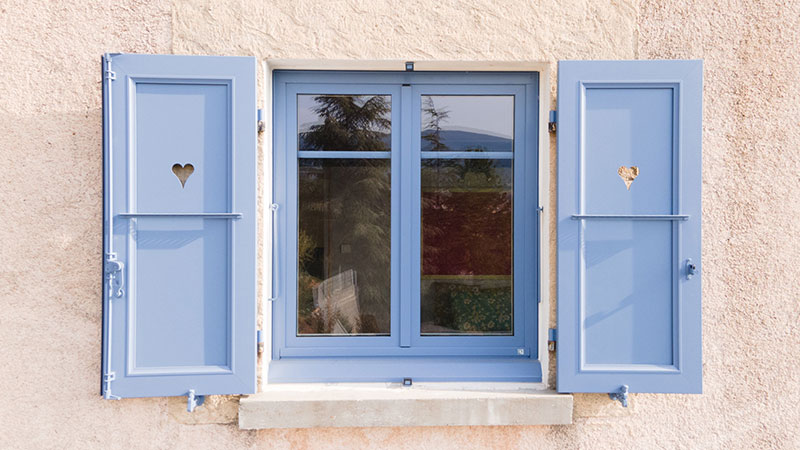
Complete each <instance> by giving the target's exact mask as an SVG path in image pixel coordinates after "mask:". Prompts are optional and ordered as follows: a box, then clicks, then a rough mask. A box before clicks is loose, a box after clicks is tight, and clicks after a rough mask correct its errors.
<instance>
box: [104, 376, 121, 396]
mask: <svg viewBox="0 0 800 450" xmlns="http://www.w3.org/2000/svg"><path fill="white" fill-rule="evenodd" d="M116 379H117V374H116V373H114V372H106V373H104V374H103V398H104V399H106V400H120V399H121V398H122V397H119V396H116V395H113V394H112V393H111V382H112V381H114V380H116Z"/></svg>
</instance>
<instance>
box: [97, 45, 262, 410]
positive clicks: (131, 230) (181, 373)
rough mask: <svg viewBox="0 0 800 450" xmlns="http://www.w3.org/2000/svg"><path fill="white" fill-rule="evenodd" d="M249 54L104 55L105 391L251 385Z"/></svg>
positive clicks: (173, 391) (252, 128) (122, 393)
mask: <svg viewBox="0 0 800 450" xmlns="http://www.w3.org/2000/svg"><path fill="white" fill-rule="evenodd" d="M255 73H256V69H255V59H254V58H244V57H206V56H172V55H169V56H167V55H118V54H114V55H106V57H104V59H103V74H104V147H105V161H104V164H105V167H104V169H105V179H104V180H105V183H104V185H105V186H104V187H105V190H104V193H105V200H104V201H105V204H104V210H105V213H104V220H105V242H104V246H105V259H106V261H105V270H104V285H103V295H104V330H103V337H104V342H103V344H104V345H103V383H102V385H103V386H102V390H103V394H104V396H105V397H106V398H117V397H150V396H172V395H176V396H177V395H190V394H191V395H190V397H194V395H205V394H241V393H252V392H255V384H256V382H255V380H256V373H255V372H256V297H255V284H256V283H255V266H256V264H255V258H256V248H255V247H256V217H255V213H256V200H255V196H256V185H255V180H256V174H255V172H256V103H255V102H256V92H255V86H256V83H255Z"/></svg>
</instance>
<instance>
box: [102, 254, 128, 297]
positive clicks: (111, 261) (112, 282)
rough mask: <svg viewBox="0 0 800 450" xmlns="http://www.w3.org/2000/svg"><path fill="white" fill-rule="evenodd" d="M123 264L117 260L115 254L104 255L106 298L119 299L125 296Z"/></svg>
mask: <svg viewBox="0 0 800 450" xmlns="http://www.w3.org/2000/svg"><path fill="white" fill-rule="evenodd" d="M124 269H125V264H123V262H122V261H120V260H118V259H117V254H116V253H106V267H105V275H106V284H107V285H108V298H120V297H122V296H123V295H124V294H125V290H124V289H123V288H124V287H125V277H124V274H123V270H124Z"/></svg>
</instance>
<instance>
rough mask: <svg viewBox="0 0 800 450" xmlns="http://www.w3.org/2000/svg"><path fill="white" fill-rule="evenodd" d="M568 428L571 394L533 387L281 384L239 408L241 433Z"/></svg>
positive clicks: (244, 400)
mask: <svg viewBox="0 0 800 450" xmlns="http://www.w3.org/2000/svg"><path fill="white" fill-rule="evenodd" d="M451 386H452V385H451ZM490 386H492V387H495V388H497V386H498V384H492V385H490ZM515 387H516V386H515ZM570 423H572V395H568V394H557V393H555V392H553V391H545V390H535V389H531V388H520V389H514V388H513V387H506V390H492V389H487V388H480V387H477V388H472V387H470V386H468V385H466V386H461V387H460V388H459V387H449V386H444V387H443V386H436V384H424V385H423V384H420V385H415V386H411V387H402V386H400V385H399V384H398V383H386V384H369V385H364V384H360V385H352V384H351V385H347V384H341V385H330V384H326V385H322V384H282V385H268V386H265V387H264V390H263V392H260V393H258V394H254V395H250V396H247V397H243V398H242V399H241V401H240V403H239V428H241V429H246V430H255V429H264V428H313V427H413V426H480V425H567V424H570Z"/></svg>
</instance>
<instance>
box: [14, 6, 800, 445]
mask: <svg viewBox="0 0 800 450" xmlns="http://www.w3.org/2000/svg"><path fill="white" fill-rule="evenodd" d="M87 3H91V4H87ZM798 42H800V3H799V2H793V1H779V0H775V1H766V0H765V1H761V2H746V1H743V0H739V1H736V0H730V1H724V0H719V1H712V0H697V1H694V2H679V1H661V2H647V1H636V0H612V1H608V2H603V1H589V0H561V1H558V0H542V1H531V0H514V1H508V0H494V1H491V0H467V1H462V2H457V1H451V0H437V1H432V0H419V1H403V2H401V1H384V0H363V1H358V0H354V1H348V2H344V1H335V2H334V1H322V0H314V1H306V0H286V1H275V0H239V1H230V2H225V4H222V2H214V1H210V0H208V1H201V0H175V1H173V2H171V3H170V2H169V1H163V2H156V1H153V2H148V1H141V0H139V1H124V0H119V1H113V2H111V1H109V2H107V3H106V2H102V3H101V2H87V1H85V0H63V1H55V0H53V1H51V2H46V1H41V0H39V1H30V0H0V393H2V396H3V403H2V406H0V448H17V447H23V448H52V447H65V446H70V447H77V448H93V447H110V448H115V447H126V448H127V447H132V448H197V447H213V448H234V447H279V448H286V447H290V446H292V447H299V448H302V447H315V448H320V447H348V448H362V447H380V448H390V447H408V448H411V447H424V448H435V449H439V448H463V447H473V446H474V447H480V448H484V447H512V448H565V447H581V448H605V447H608V448H614V447H619V448H658V447H665V448H674V447H683V448H746V447H753V448H768V447H772V448H800V431H799V430H800V425H798V424H800V406H798V405H800V369H798V363H797V359H798V358H800V326H798V325H799V324H800V312H799V311H800V307H799V306H798V301H799V300H800V269H798V267H799V266H800V238H798V235H800V220H799V219H798V217H797V215H798V214H800V44H798ZM106 51H119V52H141V53H189V54H225V55H254V56H257V57H258V58H312V59H313V58H345V59H402V60H406V59H408V60H423V59H443V60H528V61H531V60H543V61H548V62H550V63H552V72H553V75H552V76H553V79H552V80H551V81H552V82H554V81H555V61H557V60H558V59H576V58H586V59H603V58H607V59H635V58H643V59H644V58H702V59H704V60H705V97H704V100H705V106H704V115H705V119H704V136H703V152H704V153H703V188H704V192H703V206H704V208H703V227H704V233H703V238H704V241H703V269H704V272H703V273H704V277H703V314H704V317H703V323H704V326H703V333H704V344H703V352H704V361H705V362H704V390H705V393H704V394H703V395H702V396H684V395H633V396H632V402H631V403H632V404H631V407H629V408H628V409H622V408H620V407H619V406H618V405H616V404H614V403H611V402H610V401H609V400H608V398H607V396H605V395H599V394H598V395H577V396H576V398H575V417H574V422H575V423H574V424H573V425H571V426H562V427H484V428H480V427H476V428H398V429H315V430H290V431H285V430H284V431H269V430H265V431H260V432H244V431H240V430H239V429H238V428H237V426H236V424H235V415H236V409H235V403H231V402H230V401H221V399H219V398H212V399H211V400H209V403H211V404H210V405H207V406H205V407H203V408H200V409H198V411H197V412H196V413H195V415H193V416H189V415H188V414H186V413H184V412H182V408H183V405H184V403H183V400H182V399H172V400H169V399H164V398H157V399H135V400H124V401H119V402H114V401H104V400H101V398H100V396H99V394H98V391H99V372H100V346H101V342H100V338H101V336H100V326H101V325H100V322H101V301H100V297H101V292H100V276H101V275H100V271H101V252H102V248H101V246H102V240H101V231H102V225H101V216H102V210H101V198H102V191H101V189H102V183H101V180H102V167H101V78H100V55H101V54H102V53H103V52H106ZM554 93H555V92H554ZM553 163H554V160H553ZM550 206H551V207H553V206H555V205H554V197H553V199H551V205H550ZM552 226H553V224H552V223H551V228H552ZM552 258H554V254H552V253H551V259H552ZM551 278H552V277H551ZM551 285H552V282H551ZM192 421H195V422H202V424H197V425H192V424H189V423H190V422H192ZM210 422H223V423H210ZM224 422H227V423H224Z"/></svg>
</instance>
